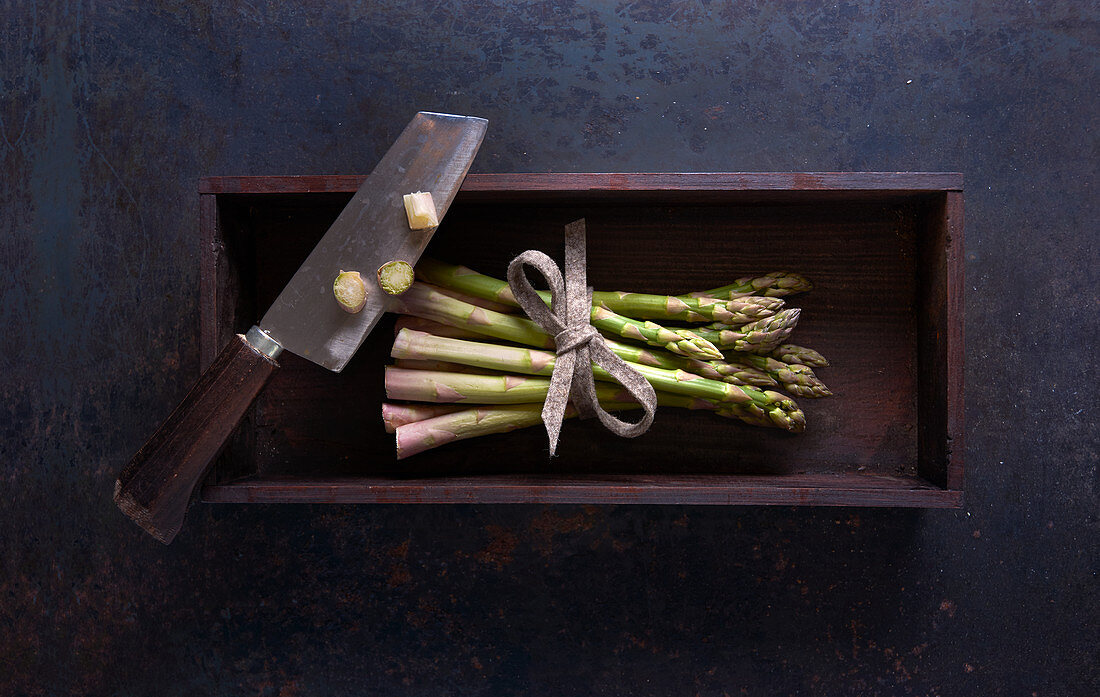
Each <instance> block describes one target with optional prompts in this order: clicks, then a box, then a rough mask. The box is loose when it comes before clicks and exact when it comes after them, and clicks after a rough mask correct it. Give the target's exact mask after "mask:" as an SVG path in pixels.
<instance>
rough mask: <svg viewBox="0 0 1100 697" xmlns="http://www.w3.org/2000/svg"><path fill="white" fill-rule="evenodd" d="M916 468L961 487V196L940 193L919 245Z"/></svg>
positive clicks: (924, 220) (929, 210)
mask: <svg viewBox="0 0 1100 697" xmlns="http://www.w3.org/2000/svg"><path fill="white" fill-rule="evenodd" d="M918 253H919V257H918V269H919V270H920V273H919V274H918V293H919V297H918V310H919V311H918V313H917V317H918V331H917V337H918V339H917V360H918V370H919V371H920V373H921V375H922V376H923V378H924V379H922V380H921V381H920V383H919V386H918V387H919V391H918V395H917V399H918V407H917V410H918V422H917V438H918V454H919V458H918V461H917V472H918V473H919V474H920V476H922V477H923V478H925V479H927V480H928V481H930V482H933V483H934V484H936V485H937V486H941V487H944V488H946V489H952V490H961V489H962V487H963V452H964V445H963V368H964V355H963V290H964V276H963V264H964V262H963V259H964V257H963V195H962V193H961V192H956V191H949V192H945V193H944V194H943V195H942V196H940V197H937V199H936V200H935V202H934V203H932V204H931V205H929V206H928V207H927V208H926V210H925V211H924V214H923V216H922V221H921V235H920V243H919V244H918Z"/></svg>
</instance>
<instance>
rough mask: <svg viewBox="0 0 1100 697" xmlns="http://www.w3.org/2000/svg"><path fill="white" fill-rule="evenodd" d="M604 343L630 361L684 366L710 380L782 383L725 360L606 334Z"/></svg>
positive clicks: (685, 368)
mask: <svg viewBox="0 0 1100 697" xmlns="http://www.w3.org/2000/svg"><path fill="white" fill-rule="evenodd" d="M604 343H605V344H607V347H608V348H610V349H611V351H612V352H613V353H614V354H615V355H617V356H618V357H619V358H621V359H623V360H624V361H627V362H628V363H639V364H641V365H650V366H653V367H654V368H666V369H668V370H683V371H686V372H688V373H694V374H696V375H698V376H699V377H702V378H707V379H708V380H720V381H722V382H728V383H730V384H731V385H754V386H757V387H761V386H763V387H774V386H775V385H777V384H778V383H776V381H775V380H774V379H773V378H772V377H771V376H770V375H768V374H767V373H765V372H763V371H760V370H756V369H755V368H751V367H749V366H729V365H728V364H727V363H726V362H725V361H717V360H715V361H701V360H698V359H696V358H687V357H685V356H677V355H675V354H672V353H668V352H666V351H661V350H659V349H652V350H651V349H646V348H643V347H641V346H635V345H634V344H624V343H622V342H619V341H615V340H614V339H608V338H606V337H605V338H604Z"/></svg>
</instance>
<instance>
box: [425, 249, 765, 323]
mask: <svg viewBox="0 0 1100 697" xmlns="http://www.w3.org/2000/svg"><path fill="white" fill-rule="evenodd" d="M417 273H418V274H419V276H420V278H422V279H423V280H424V281H426V282H428V283H431V284H433V285H436V286H439V287H441V288H451V289H454V290H457V291H459V292H462V293H466V294H468V295H473V296H475V297H479V298H484V299H486V300H489V301H492V302H498V303H504V304H508V305H514V306H517V307H518V305H519V303H517V302H516V299H515V296H514V295H513V294H512V289H511V288H510V287H509V285H508V283H507V282H506V281H503V280H501V279H499V278H493V277H492V276H486V275H484V274H480V273H478V272H476V271H474V270H473V269H470V268H467V267H465V266H457V265H454V264H447V263H444V262H441V261H439V260H437V259H421V260H420V262H419V263H418V264H417ZM538 294H539V297H540V298H542V301H543V302H545V303H546V304H547V305H549V304H550V300H551V295H550V292H549V291H545V290H544V291H538ZM592 304H593V305H594V306H596V307H603V308H605V309H607V310H609V311H611V312H613V313H616V314H618V315H623V316H626V317H631V318H634V319H660V320H678V321H681V322H712V321H717V322H722V323H724V324H745V323H747V322H753V321H755V320H758V319H763V318H765V317H770V316H771V315H773V314H775V313H776V312H778V311H779V309H780V308H782V307H783V301H782V300H780V299H779V298H773V297H755V296H754V297H744V298H734V299H730V300H718V299H715V298H684V297H675V296H670V295H651V294H648V293H623V292H617V291H616V292H609V291H596V292H594V293H593V294H592Z"/></svg>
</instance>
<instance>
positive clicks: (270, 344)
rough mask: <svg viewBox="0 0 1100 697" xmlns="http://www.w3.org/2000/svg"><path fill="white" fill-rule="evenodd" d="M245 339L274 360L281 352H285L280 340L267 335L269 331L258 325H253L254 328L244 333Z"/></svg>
mask: <svg viewBox="0 0 1100 697" xmlns="http://www.w3.org/2000/svg"><path fill="white" fill-rule="evenodd" d="M244 340H245V341H247V342H248V343H249V344H251V345H252V348H254V349H256V350H257V351H259V352H260V353H262V354H264V355H265V356H267V357H268V358H270V359H272V360H275V359H276V358H278V357H279V354H280V353H282V352H283V347H282V346H280V345H279V342H278V341H275V340H274V339H272V338H271V337H270V336H268V335H267V332H265V331H264V330H263V329H260V328H259V327H257V326H256V325H252V328H251V329H249V330H248V333H246V334H245V335H244Z"/></svg>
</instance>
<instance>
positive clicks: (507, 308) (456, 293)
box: [435, 286, 518, 315]
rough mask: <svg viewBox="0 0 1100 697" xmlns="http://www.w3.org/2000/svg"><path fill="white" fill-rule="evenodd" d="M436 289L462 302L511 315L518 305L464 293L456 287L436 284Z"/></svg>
mask: <svg viewBox="0 0 1100 697" xmlns="http://www.w3.org/2000/svg"><path fill="white" fill-rule="evenodd" d="M435 289H436V290H437V291H439V292H440V293H443V294H444V295H449V296H451V297H452V298H457V299H458V300H461V301H462V302H467V303H470V304H471V305H477V306H478V307H484V308H485V309H486V310H492V311H493V312H500V313H501V314H505V315H511V314H515V312H516V309H517V307H518V306H515V305H505V304H504V303H498V302H495V301H493V300H486V299H485V298H479V297H478V296H476V295H470V294H469V293H463V292H462V291H460V290H455V289H454V288H445V287H443V286H435Z"/></svg>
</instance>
